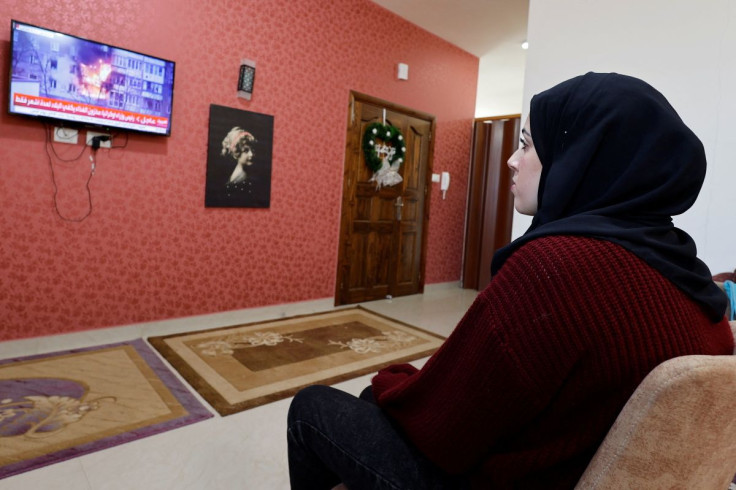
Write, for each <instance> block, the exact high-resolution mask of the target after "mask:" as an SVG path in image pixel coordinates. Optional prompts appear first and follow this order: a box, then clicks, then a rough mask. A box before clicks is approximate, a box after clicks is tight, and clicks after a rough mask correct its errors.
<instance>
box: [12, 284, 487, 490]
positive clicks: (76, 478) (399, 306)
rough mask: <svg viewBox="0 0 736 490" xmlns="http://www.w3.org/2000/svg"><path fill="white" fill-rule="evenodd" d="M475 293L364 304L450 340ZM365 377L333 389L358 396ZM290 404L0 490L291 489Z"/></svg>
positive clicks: (292, 308)
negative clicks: (287, 439)
mask: <svg viewBox="0 0 736 490" xmlns="http://www.w3.org/2000/svg"><path fill="white" fill-rule="evenodd" d="M476 294H477V292H476V291H473V290H467V289H465V290H464V289H460V288H459V287H457V285H456V284H455V283H452V284H439V285H430V286H427V287H426V290H425V293H424V294H420V295H414V296H405V297H401V298H395V299H393V300H380V301H373V302H370V303H364V304H363V306H365V307H366V308H369V309H371V310H374V311H377V312H379V313H382V314H385V315H387V316H390V317H393V318H396V319H399V320H402V321H404V322H407V323H409V324H412V325H416V326H418V327H421V328H424V329H426V330H429V331H432V332H435V333H438V334H441V335H444V336H447V335H448V334H449V333H450V332H451V331H452V329H453V328H454V327H455V325H456V324H457V322H458V321H459V320H460V318H461V317H462V315H463V314H464V313H465V311H466V310H467V309H468V307H469V306H470V304H471V303H472V301H473V300H474V299H475V296H476ZM332 303H333V301H332V300H331V299H325V300H318V301H309V302H303V303H295V304H288V305H278V306H270V307H266V308H258V309H252V310H245V311H239V312H228V313H221V314H213V315H207V316H204V317H195V318H185V319H180V320H169V321H165V322H156V323H148V324H138V325H134V326H128V327H118V328H110V329H103V330H95V331H89V332H82V333H78V334H69V335H63V336H54V337H43V338H35V339H27V340H20V341H12V342H2V343H0V359H4V358H9V357H19V356H25V355H31V354H38V353H43V352H53V351H58V350H67V349H72V348H79V347H87V346H93V345H101V344H106V343H112V342H119V341H123V340H131V339H134V338H140V337H143V338H146V337H150V336H154V335H165V334H169V333H176V332H184V331H189V330H199V329H202V328H210V327H217V326H222V325H233V324H238V323H246V322H254V321H259V320H265V319H270V318H279V317H285V316H293V315H300V314H306V313H313V312H317V311H325V310H329V309H332V307H333V306H332ZM425 361H426V359H421V360H419V361H417V362H416V363H415V364H416V365H417V366H419V365H421V364H423V363H424V362H425ZM370 377H371V375H367V376H363V377H360V378H356V379H352V380H349V381H346V382H343V383H340V384H338V385H336V386H337V387H339V388H341V389H343V390H345V391H347V392H350V393H353V394H356V395H357V394H358V393H359V392H360V390H361V389H363V388H364V387H365V386H366V385H367V384H368V383H369V380H370ZM289 402H290V399H285V400H281V401H278V402H274V403H270V404H268V405H263V406H260V407H256V408H253V409H250V410H246V411H245V412H241V413H237V414H234V415H228V416H227V417H220V416H219V415H216V414H215V416H214V417H213V418H211V419H209V420H205V421H203V422H198V423H196V424H193V425H189V426H186V427H183V428H179V429H175V430H172V431H169V432H165V433H163V434H159V435H155V436H152V437H146V438H143V439H139V440H137V441H134V442H131V443H128V444H123V445H121V446H116V447H113V448H110V449H105V450H103V451H97V452H94V453H91V454H88V455H85V456H82V457H79V458H76V459H72V460H69V461H65V462H62V463H57V464H54V465H51V466H46V467H44V468H40V469H37V470H35V471H30V472H27V473H23V474H20V475H16V476H13V477H10V478H6V479H2V480H0V490H33V489H41V488H43V489H47V490H54V489H60V490H61V489H63V490H70V489H73V490H103V489H104V490H112V489H125V490H132V489H135V490H139V489H141V490H142V489H145V490H171V489H191V490H195V489H207V490H216V489H235V488H238V489H249V490H261V489H263V490H280V489H288V488H289V479H288V470H287V461H286V435H285V432H286V413H287V411H288V408H289ZM203 403H205V405H207V404H206V402H203ZM207 406H208V405H207ZM213 412H214V411H213Z"/></svg>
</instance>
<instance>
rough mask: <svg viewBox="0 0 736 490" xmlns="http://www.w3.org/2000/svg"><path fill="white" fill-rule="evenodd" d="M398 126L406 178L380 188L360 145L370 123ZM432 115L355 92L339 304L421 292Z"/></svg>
mask: <svg viewBox="0 0 736 490" xmlns="http://www.w3.org/2000/svg"><path fill="white" fill-rule="evenodd" d="M372 123H381V124H387V125H391V126H394V127H396V128H398V129H399V130H400V131H401V134H402V136H403V141H404V143H405V148H406V152H405V155H404V160H403V162H402V163H401V166H400V168H399V175H400V176H401V177H402V181H401V182H399V183H398V184H395V185H391V186H383V187H381V188H380V189H379V188H377V185H376V182H374V181H371V178H372V177H373V171H372V170H371V169H370V168H369V167H368V166H367V165H366V161H365V156H364V151H363V148H362V141H363V136H364V133H365V130H366V128H367V127H368V125H370V124H372ZM434 128H435V118H434V116H431V115H429V114H425V113H421V112H419V111H415V110H412V109H409V108H406V107H402V106H399V105H396V104H392V103H390V102H387V101H384V100H380V99H377V98H375V97H371V96H368V95H364V94H360V93H357V92H351V94H350V105H349V110H348V129H347V144H346V149H345V173H344V177H343V196H342V212H341V217H340V240H339V252H338V265H337V281H336V286H335V290H336V291H335V305H342V304H351V303H359V302H363V301H372V300H376V299H383V298H387V297H395V296H404V295H408V294H416V293H420V292H423V291H424V268H425V257H426V246H427V225H428V221H427V220H428V218H429V193H428V190H429V186H430V179H431V173H432V153H433V142H432V134H433V133H434Z"/></svg>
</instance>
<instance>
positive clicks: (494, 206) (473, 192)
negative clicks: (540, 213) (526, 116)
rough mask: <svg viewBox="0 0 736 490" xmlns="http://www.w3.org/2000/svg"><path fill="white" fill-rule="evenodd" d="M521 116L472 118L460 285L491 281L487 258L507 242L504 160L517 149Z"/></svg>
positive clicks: (509, 206)
mask: <svg viewBox="0 0 736 490" xmlns="http://www.w3.org/2000/svg"><path fill="white" fill-rule="evenodd" d="M520 120H521V116H520V115H519V114H514V115H510V116H500V117H489V118H481V119H476V120H475V124H474V131H473V149H472V159H471V163H470V165H471V166H470V182H469V184H468V209H467V217H466V223H467V226H466V232H465V251H464V261H463V281H462V284H463V288H466V289H477V290H482V289H484V288H485V287H486V286H487V285H488V283H489V282H491V259H492V258H493V254H494V253H495V252H496V250H498V249H499V248H501V247H503V246H504V245H506V244H508V243H509V242H510V241H511V222H512V219H513V214H514V196H513V194H512V193H511V170H510V169H509V168H508V166H507V165H506V161H507V160H508V159H509V158H510V157H511V155H512V154H513V153H514V151H516V148H518V143H517V142H518V141H519V132H520V131H521V127H520Z"/></svg>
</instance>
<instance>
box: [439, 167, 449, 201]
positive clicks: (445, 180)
mask: <svg viewBox="0 0 736 490" xmlns="http://www.w3.org/2000/svg"><path fill="white" fill-rule="evenodd" d="M449 188H450V172H442V175H440V190H441V191H442V199H444V198H445V193H446V192H447V189H449Z"/></svg>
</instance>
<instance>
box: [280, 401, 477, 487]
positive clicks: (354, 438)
mask: <svg viewBox="0 0 736 490" xmlns="http://www.w3.org/2000/svg"><path fill="white" fill-rule="evenodd" d="M287 436H288V441H289V477H290V479H291V488H292V490H302V489H323V490H326V489H331V488H332V487H334V486H335V485H337V484H339V483H341V482H342V483H344V484H345V486H347V487H348V489H349V490H359V489H362V488H364V489H370V490H374V489H384V488H386V489H395V490H398V489H411V490H422V489H446V488H447V489H450V488H451V489H453V490H455V489H462V488H467V487H468V486H469V485H468V482H467V481H466V480H465V478H463V477H456V476H451V475H448V474H446V473H445V472H444V471H443V470H441V469H440V468H438V467H437V466H436V465H435V464H433V463H432V462H431V461H429V460H428V459H427V458H426V457H425V456H423V455H422V454H421V453H420V452H419V450H418V449H417V448H415V447H414V446H413V445H412V444H411V442H409V441H408V440H407V439H406V438H405V437H403V436H402V435H401V433H400V432H399V430H398V429H397V427H396V426H395V425H393V423H392V421H391V420H390V419H389V418H388V416H387V415H386V414H385V413H384V412H383V410H381V409H380V408H379V407H378V406H377V405H376V404H375V403H374V401H373V395H372V393H371V391H370V388H367V389H366V390H364V391H363V393H362V394H361V396H360V398H356V397H354V396H352V395H350V394H348V393H345V392H342V391H340V390H337V389H335V388H331V387H329V386H310V387H307V388H304V389H303V390H301V391H300V392H299V393H297V394H296V396H295V397H294V400H293V401H292V402H291V406H290V407H289V417H288V433H287Z"/></svg>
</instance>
